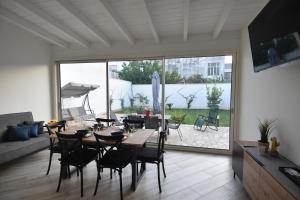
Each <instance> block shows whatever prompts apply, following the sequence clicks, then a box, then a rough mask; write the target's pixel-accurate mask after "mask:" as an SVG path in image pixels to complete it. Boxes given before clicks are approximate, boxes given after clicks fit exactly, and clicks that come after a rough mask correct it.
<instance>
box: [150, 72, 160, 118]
mask: <svg viewBox="0 0 300 200" xmlns="http://www.w3.org/2000/svg"><path fill="white" fill-rule="evenodd" d="M159 87H160V79H159V73H158V72H157V71H154V72H153V74H152V97H153V112H154V114H158V113H160V105H159V101H158V96H159Z"/></svg>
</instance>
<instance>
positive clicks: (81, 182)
mask: <svg viewBox="0 0 300 200" xmlns="http://www.w3.org/2000/svg"><path fill="white" fill-rule="evenodd" d="M79 170H80V186H81V197H83V174H82V167H80V169H79Z"/></svg>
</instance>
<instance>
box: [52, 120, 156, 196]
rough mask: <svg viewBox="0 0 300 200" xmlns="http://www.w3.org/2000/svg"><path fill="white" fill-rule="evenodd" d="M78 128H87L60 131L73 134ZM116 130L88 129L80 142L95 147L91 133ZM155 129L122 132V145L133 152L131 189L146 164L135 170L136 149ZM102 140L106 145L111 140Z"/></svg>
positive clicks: (133, 188) (134, 188) (114, 130)
mask: <svg viewBox="0 0 300 200" xmlns="http://www.w3.org/2000/svg"><path fill="white" fill-rule="evenodd" d="M78 130H87V128H86V127H81V126H72V127H67V128H66V129H65V130H64V131H62V134H75V133H76V131H78ZM117 131H120V129H119V128H117V127H104V128H101V129H97V130H89V132H88V133H87V134H86V135H85V136H84V137H83V138H82V143H83V144H84V145H86V146H89V145H90V146H91V147H95V145H96V143H97V141H96V138H95V136H94V134H93V133H96V134H99V135H111V133H112V132H117ZM155 131H156V130H155V129H135V130H134V132H131V133H124V139H123V141H122V146H124V147H127V148H130V149H132V150H133V153H134V156H133V160H132V162H131V166H132V182H131V189H132V190H136V188H137V186H138V183H139V182H140V180H141V178H142V177H143V175H144V173H145V170H146V164H145V163H142V164H141V167H140V170H139V171H137V162H136V158H137V152H138V149H139V148H142V147H144V146H145V144H146V141H147V139H148V138H149V137H150V136H151V135H152V134H153V133H154V132H155ZM50 137H52V138H53V139H55V138H56V137H57V136H56V134H55V133H53V134H50ZM102 142H103V144H106V145H107V146H109V145H111V144H112V143H111V141H102Z"/></svg>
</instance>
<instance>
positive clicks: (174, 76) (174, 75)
mask: <svg viewBox="0 0 300 200" xmlns="http://www.w3.org/2000/svg"><path fill="white" fill-rule="evenodd" d="M182 81H183V78H182V77H181V76H180V74H178V72H177V71H172V72H169V71H167V72H166V84H174V83H180V82H182Z"/></svg>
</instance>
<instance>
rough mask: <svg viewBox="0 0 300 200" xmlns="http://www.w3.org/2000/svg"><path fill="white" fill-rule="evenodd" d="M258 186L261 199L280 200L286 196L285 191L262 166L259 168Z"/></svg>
mask: <svg viewBox="0 0 300 200" xmlns="http://www.w3.org/2000/svg"><path fill="white" fill-rule="evenodd" d="M259 186H260V190H261V193H260V194H261V195H262V198H260V199H261V200H263V199H270V200H271V199H272V200H281V199H286V198H287V196H288V193H287V191H286V190H285V189H284V188H283V187H282V186H281V185H280V184H279V183H278V182H277V181H276V180H275V179H274V178H273V177H272V175H270V174H269V173H268V172H267V171H266V170H265V169H264V168H261V170H260V179H259Z"/></svg>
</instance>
